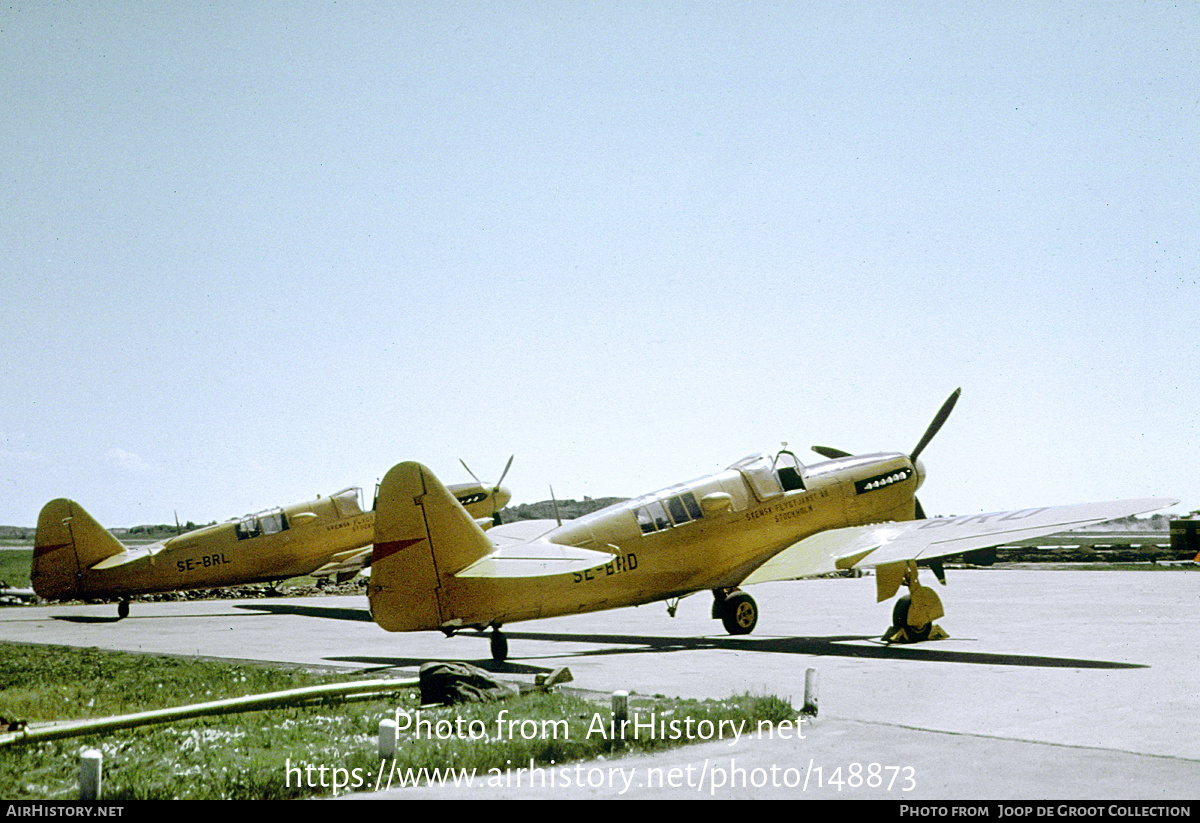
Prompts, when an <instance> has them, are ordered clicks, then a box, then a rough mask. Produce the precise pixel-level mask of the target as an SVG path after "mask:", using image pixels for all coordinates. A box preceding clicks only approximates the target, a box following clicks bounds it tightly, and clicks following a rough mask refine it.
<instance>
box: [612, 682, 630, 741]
mask: <svg viewBox="0 0 1200 823" xmlns="http://www.w3.org/2000/svg"><path fill="white" fill-rule="evenodd" d="M612 715H613V723H614V729H615V734H614V735H613V743H614V744H616V745H619V744H620V743H622V742H624V740H625V724H626V723H628V722H629V692H627V691H625V690H624V689H622V690H621V691H616V692H613V693H612Z"/></svg>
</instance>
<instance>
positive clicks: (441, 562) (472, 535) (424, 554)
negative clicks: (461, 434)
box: [367, 462, 492, 632]
mask: <svg viewBox="0 0 1200 823" xmlns="http://www.w3.org/2000/svg"><path fill="white" fill-rule="evenodd" d="M491 549H492V544H491V541H490V540H488V538H487V535H485V534H484V533H483V530H482V529H480V528H479V526H478V525H477V524H476V523H475V521H474V519H473V518H472V517H471V515H470V514H468V513H467V511H466V509H464V508H463V507H462V506H461V505H460V504H459V502H458V501H457V500H456V499H455V498H454V495H452V494H450V492H449V491H448V490H447V489H446V487H445V486H443V485H442V483H441V481H440V480H438V479H437V477H435V476H434V474H433V472H431V471H430V470H429V469H427V468H426V467H425V466H422V465H421V464H420V463H412V462H408V463H400V464H397V465H396V466H393V467H392V470H391V471H389V472H388V473H387V475H386V476H385V477H384V478H383V482H382V483H380V484H379V494H378V498H377V500H376V503H375V546H374V549H373V550H372V554H371V584H370V588H369V589H368V590H367V591H368V597H369V598H370V603H371V616H372V617H373V618H374V620H375V622H376V623H378V624H379V625H380V626H382V627H383V628H384V629H387V630H388V631H392V632H397V631H418V630H421V629H436V628H439V627H440V626H441V625H442V624H443V623H445V622H446V621H447V620H448V619H450V614H449V611H448V610H447V609H446V608H444V604H443V603H442V601H441V597H442V581H443V580H444V579H447V578H450V577H452V576H453V575H454V574H455V573H456V572H458V571H461V570H462V569H463V568H465V567H467V566H468V565H470V564H471V563H473V562H475V561H476V560H478V559H479V558H481V557H483V556H484V555H486V554H487V553H488V552H489V551H491Z"/></svg>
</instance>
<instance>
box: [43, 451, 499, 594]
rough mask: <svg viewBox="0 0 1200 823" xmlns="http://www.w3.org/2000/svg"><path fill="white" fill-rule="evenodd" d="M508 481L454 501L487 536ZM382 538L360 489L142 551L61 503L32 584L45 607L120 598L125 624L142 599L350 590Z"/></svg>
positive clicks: (47, 512) (470, 488)
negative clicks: (310, 583) (324, 582)
mask: <svg viewBox="0 0 1200 823" xmlns="http://www.w3.org/2000/svg"><path fill="white" fill-rule="evenodd" d="M508 464H509V466H511V465H512V458H509V461H508ZM463 465H464V466H465V465H466V464H465V463H464V464H463ZM467 471H468V472H469V471H470V469H468V470H467ZM504 471H505V473H507V472H508V468H507V467H506V468H505V470H504ZM472 477H474V474H472ZM503 481H504V478H503V476H501V478H500V481H499V482H497V483H496V484H495V485H488V484H484V483H481V482H479V480H478V478H476V480H475V482H474V483H465V484H460V485H454V486H450V488H449V490H448V493H449V494H450V495H451V500H453V501H454V504H455V505H456V506H458V507H459V509H460V510H461V511H462V512H463V514H464V515H465V516H467V517H470V518H478V524H477V527H478V528H480V529H485V528H490V527H492V526H493V525H494V524H495V523H497V522H499V515H498V512H499V511H500V509H502V508H504V506H505V505H506V504H507V503H508V501H509V500H510V499H511V495H510V494H509V492H508V490H507V489H505V488H504V487H503V486H501V485H500V483H502V482H503ZM472 522H476V521H475V520H474V519H472ZM374 535H375V512H374V511H364V510H363V508H362V489H360V488H358V487H352V488H348V489H343V490H342V491H340V492H338V493H337V494H333V495H330V496H329V497H318V498H317V499H316V500H310V501H308V502H307V503H297V504H296V505H293V506H285V507H281V508H275V509H269V510H267V511H263V512H259V513H258V514H251V515H247V516H245V517H242V518H239V519H235V520H230V521H229V522H226V523H221V524H218V525H215V526H207V527H205V528H202V529H198V530H196V531H191V532H187V533H186V534H181V535H179V536H177V537H172V538H171V539H169V540H165V541H163V542H161V543H155V544H153V545H147V546H137V547H129V546H125V545H123V544H122V543H121V542H120V541H118V540H117V539H116V538H115V537H113V536H112V534H110V533H109V532H108V531H107V530H105V529H104V527H103V526H101V525H100V524H99V523H97V522H96V520H95V519H93V518H92V516H91V515H89V514H88V513H87V512H86V511H84V509H83V507H82V506H80V505H79V504H78V503H76V502H74V501H72V500H66V499H62V498H60V499H58V500H51V501H50V502H49V503H47V504H46V505H45V506H43V507H42V511H41V514H40V515H38V526H37V536H36V538H35V540H34V548H33V564H32V571H31V574H30V577H31V578H32V582H33V588H34V591H35V592H37V594H38V596H40V597H42V598H44V599H46V600H69V599H79V598H98V599H106V598H120V604H119V605H118V606H117V614H118V615H119V616H120V617H122V618H124V617H127V616H128V615H129V598H130V597H131V596H133V595H137V594H150V593H154V592H169V591H182V590H185V589H215V588H222V587H224V586H238V585H242V584H246V583H265V582H271V581H276V580H284V579H287V578H289V577H299V576H301V575H313V576H316V577H336V579H337V581H338V582H339V583H340V582H344V581H346V580H349V579H351V578H353V577H354V576H355V575H356V574H358V573H359V572H360V571H361V570H362V568H363V567H364V566H365V565H367V564H368V563H369V562H370V560H371V540H372V539H374Z"/></svg>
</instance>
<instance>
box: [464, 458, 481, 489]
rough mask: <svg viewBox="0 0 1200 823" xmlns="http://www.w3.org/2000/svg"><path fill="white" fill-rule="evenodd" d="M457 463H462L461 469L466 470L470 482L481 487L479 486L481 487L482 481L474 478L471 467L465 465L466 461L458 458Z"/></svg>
mask: <svg viewBox="0 0 1200 823" xmlns="http://www.w3.org/2000/svg"><path fill="white" fill-rule="evenodd" d="M458 462H459V463H462V467H463V468H464V469H466V470H467V474H469V475H471V479H472V480H474V481H475V482H476V483H478V484H479V485H481V486H482V485H483V481H482V480H480V479H479V478H478V477H476V476H475V472H473V471H471V467H470V466H468V465H467V461H466V460H463V459H462V458H461V457H460V458H458Z"/></svg>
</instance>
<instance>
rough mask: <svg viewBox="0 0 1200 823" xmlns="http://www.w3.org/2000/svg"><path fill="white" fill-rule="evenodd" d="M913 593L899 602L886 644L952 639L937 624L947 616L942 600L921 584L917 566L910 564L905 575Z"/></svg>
mask: <svg viewBox="0 0 1200 823" xmlns="http://www.w3.org/2000/svg"><path fill="white" fill-rule="evenodd" d="M904 583H905V584H906V585H907V586H908V591H909V593H908V594H906V595H905V596H904V597H901V598H900V599H899V600H897V601H896V605H895V607H893V609H892V627H891V628H890V629H888V630H887V631H886V632H884V635H883V642H884V643H889V644H890V643H920V642H921V641H923V640H945V639H946V638H948V637H949V636H950V635H948V634H946V632H945V631H944V630H943V629H942V627H941V626H939V625H937V624H936V623H934V622H933V621H934V620H936V619H937V618H939V617H942V616H944V615H945V614H946V612H945V610H944V609H943V608H942V601H941V598H939V597H938V596H937V592H935V591H934V590H933V589H930V588H926V587H925V586H922V585H921V583H920V581H919V580H917V566H916V564H915V563H910V564H909V568H908V570H907V571H906V572H905V573H904Z"/></svg>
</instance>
